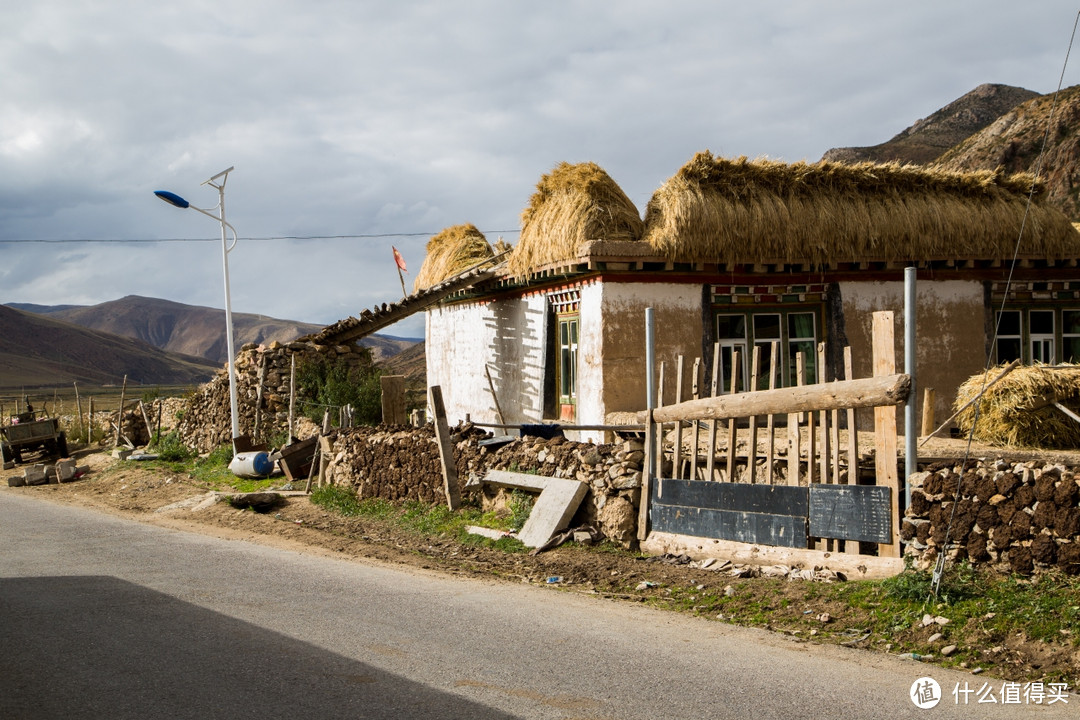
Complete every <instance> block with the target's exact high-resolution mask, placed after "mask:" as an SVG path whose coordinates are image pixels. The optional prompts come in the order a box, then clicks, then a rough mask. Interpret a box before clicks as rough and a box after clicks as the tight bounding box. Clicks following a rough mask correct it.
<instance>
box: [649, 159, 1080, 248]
mask: <svg viewBox="0 0 1080 720" xmlns="http://www.w3.org/2000/svg"><path fill="white" fill-rule="evenodd" d="M1032 183H1033V178H1032V176H1030V175H1012V176H1007V175H1004V174H1003V173H1001V172H973V173H953V172H945V171H942V170H930V169H925V168H919V167H915V166H910V165H908V166H901V165H898V164H889V165H875V164H873V163H860V164H857V165H844V164H840V163H830V162H818V163H813V164H808V163H794V164H787V163H783V162H777V161H771V160H755V161H749V160H747V159H746V158H745V157H742V158H739V159H737V160H725V159H721V158H714V157H713V156H712V154H710V153H709V152H708V151H706V152H702V153H698V154H697V155H695V156H694V158H693V159H692V160H691V161H690V162H689V163H687V164H686V165H685V166H683V167H682V168H681V169H680V170H679V172H678V173H676V175H675V176H674V177H672V178H670V179H669V180H668V181H667V182H666V183H664V185H663V186H661V187H660V189H659V190H657V191H656V192H655V193H654V194H653V196H652V199H650V200H649V204H648V206H647V208H646V211H645V232H644V235H643V236H642V240H644V241H645V242H648V243H650V244H651V245H652V246H653V247H654V248H656V250H657V251H658V252H660V253H661V254H663V255H665V256H667V257H669V258H671V259H673V260H683V261H697V262H744V263H752V262H776V261H789V262H813V263H825V262H838V261H859V260H919V259H934V258H954V259H956V258H979V259H982V258H988V259H994V258H1002V257H1011V256H1012V253H1013V249H1014V246H1015V244H1016V239H1017V237H1018V236H1019V235H1020V228H1021V225H1022V224H1023V223H1024V214H1025V209H1026V206H1027V200H1028V195H1029V193H1030V192H1031V189H1032ZM1035 189H1036V192H1035V197H1036V199H1037V200H1038V202H1035V203H1033V204H1032V206H1031V212H1030V214H1029V215H1028V217H1027V221H1026V224H1024V235H1023V239H1022V242H1021V248H1020V253H1021V254H1022V255H1032V254H1034V255H1037V256H1039V257H1046V258H1049V259H1058V258H1062V257H1076V256H1077V254H1078V253H1080V234H1078V233H1077V232H1076V229H1075V228H1073V226H1072V224H1071V223H1070V222H1069V221H1068V219H1067V218H1066V217H1065V216H1064V215H1063V214H1062V213H1061V212H1059V211H1057V210H1056V209H1054V208H1052V207H1049V206H1047V205H1045V204H1044V203H1043V202H1042V200H1043V194H1044V193H1043V188H1042V187H1041V186H1039V185H1037V186H1036V188H1035Z"/></svg>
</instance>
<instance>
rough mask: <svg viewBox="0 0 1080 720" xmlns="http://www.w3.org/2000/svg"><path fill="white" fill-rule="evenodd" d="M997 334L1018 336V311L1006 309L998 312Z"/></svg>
mask: <svg viewBox="0 0 1080 720" xmlns="http://www.w3.org/2000/svg"><path fill="white" fill-rule="evenodd" d="M998 335H999V336H1001V335H1013V336H1016V337H1019V336H1020V311H1019V310H1006V311H1004V312H1001V313H998Z"/></svg>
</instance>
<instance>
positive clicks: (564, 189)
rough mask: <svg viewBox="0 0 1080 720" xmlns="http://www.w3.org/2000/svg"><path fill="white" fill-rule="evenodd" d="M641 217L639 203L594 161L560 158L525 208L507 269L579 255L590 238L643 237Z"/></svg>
mask: <svg viewBox="0 0 1080 720" xmlns="http://www.w3.org/2000/svg"><path fill="white" fill-rule="evenodd" d="M641 231H642V222H641V216H640V214H639V213H638V210H637V208H636V207H635V206H634V203H632V202H631V201H630V198H628V197H627V196H626V193H624V192H623V191H622V188H620V187H619V186H618V185H617V184H616V183H615V181H614V180H612V179H611V177H610V176H609V175H608V174H607V173H606V172H604V170H603V169H602V168H601V167H600V166H599V165H596V164H595V163H580V164H577V165H571V164H570V163H565V162H564V163H560V164H559V165H558V166H557V167H556V168H555V169H554V170H552V171H551V172H550V173H548V174H547V175H544V176H543V177H541V178H540V182H539V183H537V185H536V192H535V193H533V196H532V198H531V199H530V200H529V206H528V207H527V208H525V211H524V212H522V213H521V239H520V241H519V242H518V244H517V247H516V248H515V249H514V252H513V253H512V254H511V255H510V258H509V260H508V261H507V269H508V270H509V272H510V273H511V274H513V275H515V276H517V277H523V276H525V275H527V274H528V273H529V272H531V271H532V270H533V269H535V268H537V267H539V266H541V265H546V264H548V263H551V262H555V261H558V260H565V259H569V258H573V257H576V256H577V254H578V251H579V250H580V248H581V247H582V245H584V244H585V243H587V242H589V241H590V240H638V239H640V238H641Z"/></svg>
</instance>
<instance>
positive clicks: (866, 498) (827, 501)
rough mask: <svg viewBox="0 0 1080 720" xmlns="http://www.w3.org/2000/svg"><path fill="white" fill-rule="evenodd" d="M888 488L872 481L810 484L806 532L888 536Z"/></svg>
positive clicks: (871, 538) (851, 537)
mask: <svg viewBox="0 0 1080 720" xmlns="http://www.w3.org/2000/svg"><path fill="white" fill-rule="evenodd" d="M890 493H891V490H890V489H889V488H887V487H877V486H875V485H815V486H814V487H812V488H810V512H809V518H810V534H811V535H813V536H814V537H823V538H835V539H838V540H848V541H853V542H850V544H851V545H854V546H857V542H854V541H859V542H875V543H888V542H890V541H891V539H892V520H891V518H890V512H891V506H892V498H891V497H890Z"/></svg>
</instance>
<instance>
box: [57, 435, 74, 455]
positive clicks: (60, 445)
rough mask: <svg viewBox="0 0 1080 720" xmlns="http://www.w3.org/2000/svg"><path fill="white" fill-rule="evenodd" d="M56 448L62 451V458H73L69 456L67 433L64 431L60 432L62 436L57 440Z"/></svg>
mask: <svg viewBox="0 0 1080 720" xmlns="http://www.w3.org/2000/svg"><path fill="white" fill-rule="evenodd" d="M56 448H57V450H59V451H60V457H62V458H66V457H71V456H70V455H68V446H67V433H66V432H64V431H63V430H61V431H60V435H59V437H57V439H56Z"/></svg>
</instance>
